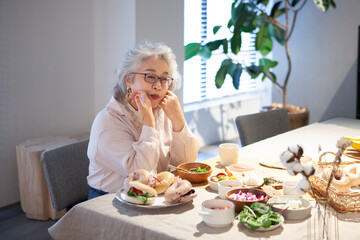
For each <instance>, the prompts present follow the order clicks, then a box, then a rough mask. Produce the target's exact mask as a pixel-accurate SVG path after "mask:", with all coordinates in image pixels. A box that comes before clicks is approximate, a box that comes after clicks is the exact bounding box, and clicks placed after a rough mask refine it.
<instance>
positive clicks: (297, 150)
mask: <svg viewBox="0 0 360 240" xmlns="http://www.w3.org/2000/svg"><path fill="white" fill-rule="evenodd" d="M288 150H289V151H290V152H292V153H293V154H294V155H295V156H296V157H297V158H299V159H300V158H301V156H302V155H303V153H304V149H303V147H302V146H301V145H299V144H298V145H293V146H290V147H288Z"/></svg>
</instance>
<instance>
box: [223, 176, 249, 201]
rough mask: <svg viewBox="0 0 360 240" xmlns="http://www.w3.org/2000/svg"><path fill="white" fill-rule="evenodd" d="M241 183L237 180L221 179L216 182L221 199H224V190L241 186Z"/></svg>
mask: <svg viewBox="0 0 360 240" xmlns="http://www.w3.org/2000/svg"><path fill="white" fill-rule="evenodd" d="M242 186H243V183H242V182H240V181H237V180H222V181H220V182H219V183H218V194H219V197H220V198H222V199H226V192H227V191H229V190H232V189H237V188H241V187H242Z"/></svg>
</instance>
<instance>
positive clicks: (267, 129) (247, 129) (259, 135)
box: [235, 108, 290, 146]
mask: <svg viewBox="0 0 360 240" xmlns="http://www.w3.org/2000/svg"><path fill="white" fill-rule="evenodd" d="M235 124H236V127H237V129H238V132H239V137H240V140H241V144H242V146H246V145H249V144H252V143H254V142H258V141H260V140H263V139H265V138H269V137H272V136H275V135H278V134H280V133H284V132H287V131H289V130H290V125H289V117H288V113H287V110H286V109H284V108H281V109H275V110H270V111H265V112H259V113H254V114H248V115H242V116H238V117H236V119H235Z"/></svg>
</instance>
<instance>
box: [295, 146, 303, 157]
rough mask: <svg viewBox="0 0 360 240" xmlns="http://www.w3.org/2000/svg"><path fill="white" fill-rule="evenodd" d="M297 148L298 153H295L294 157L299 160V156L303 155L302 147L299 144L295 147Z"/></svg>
mask: <svg viewBox="0 0 360 240" xmlns="http://www.w3.org/2000/svg"><path fill="white" fill-rule="evenodd" d="M297 146H298V148H299V151H298V152H297V154H296V156H297V157H298V158H299V159H300V158H301V156H302V155H303V154H304V147H303V146H302V145H300V144H298V145H297Z"/></svg>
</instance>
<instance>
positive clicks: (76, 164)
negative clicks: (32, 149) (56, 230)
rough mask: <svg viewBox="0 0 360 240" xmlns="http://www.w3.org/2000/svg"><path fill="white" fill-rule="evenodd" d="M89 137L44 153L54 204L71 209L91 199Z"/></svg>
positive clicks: (60, 208)
mask: <svg viewBox="0 0 360 240" xmlns="http://www.w3.org/2000/svg"><path fill="white" fill-rule="evenodd" d="M88 144H89V139H86V140H81V141H79V142H76V143H71V144H68V145H65V146H61V147H57V148H53V149H50V150H47V151H45V152H43V153H42V154H41V163H42V166H43V169H44V174H45V178H46V182H47V185H48V188H49V192H50V198H51V202H52V205H53V208H54V209H55V210H56V211H61V210H62V209H64V208H66V209H70V208H71V207H73V206H74V205H76V204H77V203H79V202H82V201H85V200H87V196H88V193H89V186H88V184H87V180H86V177H87V175H88V173H89V159H88V157H87V147H88Z"/></svg>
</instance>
